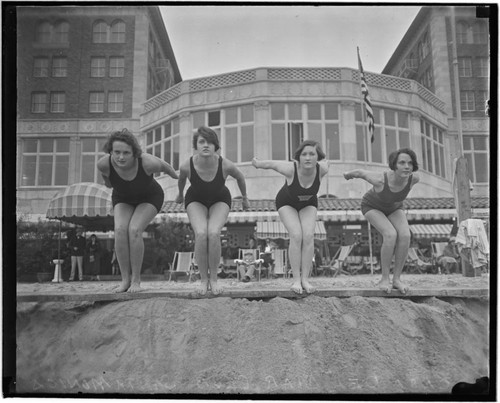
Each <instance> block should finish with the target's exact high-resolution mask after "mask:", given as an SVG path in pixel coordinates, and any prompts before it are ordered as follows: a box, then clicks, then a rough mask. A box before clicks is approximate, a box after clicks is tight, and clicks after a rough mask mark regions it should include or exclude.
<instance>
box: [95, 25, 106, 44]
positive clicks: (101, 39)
mask: <svg viewBox="0 0 500 403" xmlns="http://www.w3.org/2000/svg"><path fill="white" fill-rule="evenodd" d="M107 35H108V26H107V24H106V23H105V22H104V21H96V22H95V23H94V26H93V28H92V42H93V43H106V39H107Z"/></svg>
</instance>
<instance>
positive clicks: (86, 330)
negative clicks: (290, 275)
mask: <svg viewBox="0 0 500 403" xmlns="http://www.w3.org/2000/svg"><path fill="white" fill-rule="evenodd" d="M488 310H489V303H488V301H487V300H478V299H454V298H448V299H436V298H420V299H414V300H410V299H397V298H395V299H392V298H363V297H351V298H320V297H317V296H314V295H313V296H309V297H307V298H303V299H298V300H288V299H283V298H273V299H270V300H268V301H262V300H254V301H250V300H247V299H230V298H227V297H219V298H213V299H201V300H182V299H175V298H156V299H145V300H130V301H122V302H106V303H84V304H82V303H38V304H37V303H22V304H19V305H18V314H17V346H18V349H17V392H20V393H22V392H27V393H30V392H32V393H42V392H50V393H78V392H83V393H127V394H131V393H245V394H246V393H249V394H251V393H273V394H276V393H294V394H295V393H325V394H336V393H370V394H372V393H449V392H450V391H451V388H452V387H453V385H455V384H456V383H458V382H461V381H465V382H474V381H475V379H476V378H479V377H481V376H489V368H488V363H489V347H488V345H489V336H488V334H489V323H488V318H489V312H488Z"/></svg>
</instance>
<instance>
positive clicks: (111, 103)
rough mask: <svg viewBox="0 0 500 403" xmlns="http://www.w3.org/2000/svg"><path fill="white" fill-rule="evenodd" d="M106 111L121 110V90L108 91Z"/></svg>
mask: <svg viewBox="0 0 500 403" xmlns="http://www.w3.org/2000/svg"><path fill="white" fill-rule="evenodd" d="M108 112H123V92H121V91H110V92H109V93H108Z"/></svg>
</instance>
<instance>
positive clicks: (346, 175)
mask: <svg viewBox="0 0 500 403" xmlns="http://www.w3.org/2000/svg"><path fill="white" fill-rule="evenodd" d="M344 178H345V179H346V180H349V179H352V178H354V176H352V174H351V173H350V172H344Z"/></svg>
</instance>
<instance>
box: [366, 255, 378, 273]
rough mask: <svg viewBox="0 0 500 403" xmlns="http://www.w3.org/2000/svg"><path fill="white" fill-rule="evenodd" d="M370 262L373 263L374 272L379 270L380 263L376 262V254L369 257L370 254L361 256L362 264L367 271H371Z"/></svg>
mask: <svg viewBox="0 0 500 403" xmlns="http://www.w3.org/2000/svg"><path fill="white" fill-rule="evenodd" d="M372 263H373V272H374V273H375V272H376V271H379V270H380V264H379V263H378V259H377V256H372V258H371V259H370V256H364V257H363V264H364V266H365V270H366V271H368V272H369V273H371V272H372Z"/></svg>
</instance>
